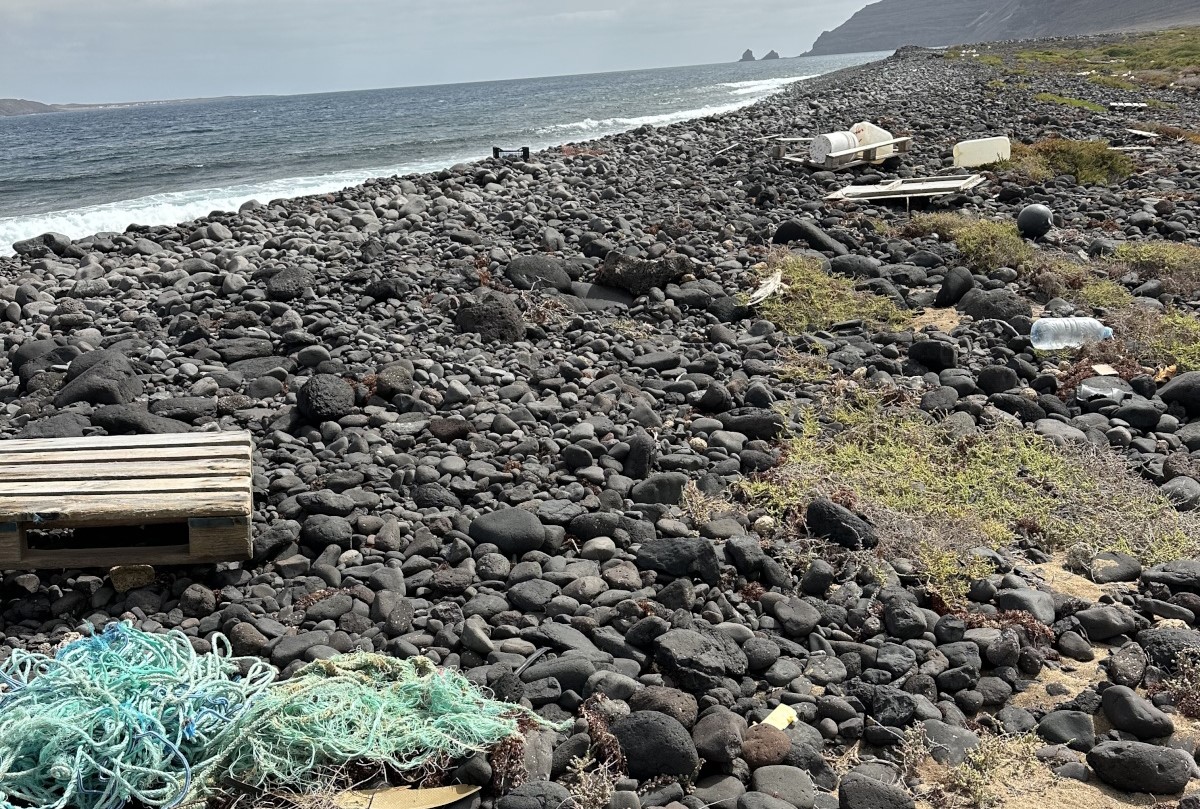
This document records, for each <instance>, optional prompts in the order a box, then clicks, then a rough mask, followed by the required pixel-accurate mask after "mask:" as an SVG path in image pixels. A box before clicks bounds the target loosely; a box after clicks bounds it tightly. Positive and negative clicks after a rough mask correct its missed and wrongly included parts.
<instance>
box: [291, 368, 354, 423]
mask: <svg viewBox="0 0 1200 809" xmlns="http://www.w3.org/2000/svg"><path fill="white" fill-rule="evenodd" d="M296 409H297V410H299V411H300V415H302V416H303V417H304V418H306V419H308V420H309V421H310V422H312V423H314V424H320V423H321V422H325V421H337V420H338V419H340V418H343V417H345V416H348V415H350V413H352V412H353V411H354V388H353V387H352V386H351V385H350V383H349V382H347V381H346V380H344V379H342V378H341V377H340V376H334V375H333V374H317V375H316V376H313V377H312V378H310V379H309V380H308V381H307V382H305V383H304V385H303V387H301V388H300V390H299V392H298V393H297V394H296Z"/></svg>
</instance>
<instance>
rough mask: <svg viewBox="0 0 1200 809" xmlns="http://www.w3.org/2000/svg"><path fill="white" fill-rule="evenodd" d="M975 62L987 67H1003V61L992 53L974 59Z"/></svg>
mask: <svg viewBox="0 0 1200 809" xmlns="http://www.w3.org/2000/svg"><path fill="white" fill-rule="evenodd" d="M975 61H977V62H979V63H980V64H984V65H988V66H989V67H1004V60H1003V59H1001V58H1000V57H999V56H997V55H996V54H994V53H986V54H983V55H982V56H977V57H975Z"/></svg>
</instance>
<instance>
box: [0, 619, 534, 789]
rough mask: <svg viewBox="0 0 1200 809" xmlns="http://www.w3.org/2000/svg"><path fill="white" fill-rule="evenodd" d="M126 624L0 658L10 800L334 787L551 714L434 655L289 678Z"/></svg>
mask: <svg viewBox="0 0 1200 809" xmlns="http://www.w3.org/2000/svg"><path fill="white" fill-rule="evenodd" d="M212 644H213V653H211V654H196V653H195V652H194V650H193V648H192V645H191V642H190V641H189V639H188V638H187V636H185V635H184V634H182V633H181V632H177V631H173V632H169V633H167V634H148V633H145V632H141V631H139V630H136V629H134V628H132V626H130V625H129V624H111V625H110V626H108V627H107V628H106V629H105V630H104V632H102V633H100V634H98V635H96V636H94V637H89V638H83V639H81V640H78V641H75V642H74V643H71V644H68V645H67V646H64V647H63V648H62V649H61V650H60V651H59V652H58V654H57V655H56V656H55V657H53V658H51V657H47V656H45V655H39V654H33V653H29V652H23V651H15V652H14V653H13V654H12V655H11V656H10V657H9V659H8V660H6V661H5V662H4V663H3V664H0V809H17V808H18V807H21V808H28V809H66V807H77V806H86V807H88V809H120V807H122V806H124V805H125V804H126V803H127V802H129V801H130V800H136V801H138V802H140V803H142V804H144V805H146V806H148V807H163V809H171V807H175V806H179V805H180V804H182V803H184V802H185V801H187V802H189V803H194V802H203V801H204V800H206V799H207V798H209V797H210V796H213V795H214V794H217V793H218V792H219V791H221V789H222V787H223V786H225V785H227V784H230V783H235V784H237V785H238V787H239V789H246V788H249V789H253V790H260V791H268V790H274V789H286V790H290V791H294V792H295V791H302V792H310V793H317V794H320V793H324V792H329V791H332V790H335V789H339V788H342V787H344V786H346V785H347V784H346V783H345V781H344V773H345V770H346V768H347V766H348V765H376V766H378V767H381V768H388V769H391V770H396V771H400V772H408V773H421V774H429V773H432V772H435V771H438V770H440V769H441V768H444V767H446V766H447V765H449V764H450V763H451V762H453V761H454V760H455V759H460V758H463V757H465V756H468V755H470V754H472V753H475V752H479V751H487V750H490V749H492V748H494V747H495V746H496V745H497V744H499V743H500V742H502V741H505V740H507V739H510V738H513V737H515V736H516V735H517V734H518V721H519V720H521V719H527V720H528V721H533V722H535V723H538V724H546V723H545V722H544V721H543V720H541V719H540V718H539V717H537V716H536V715H535V714H532V713H531V712H529V711H527V710H525V709H523V708H521V707H520V706H517V705H512V704H509V703H504V702H499V701H497V700H494V699H490V698H488V697H487V696H485V695H484V694H483V693H482V692H481V691H480V690H479V689H478V688H477V687H476V686H474V685H473V684H472V683H471V682H470V681H468V680H467V679H466V678H465V677H463V676H462V675H461V674H459V673H457V672H454V671H450V670H447V669H439V668H437V667H436V666H434V665H433V663H431V662H430V661H429V660H427V659H425V658H413V659H410V660H397V659H394V658H389V657H384V656H382V655H375V654H366V653H357V654H352V655H344V656H340V657H335V658H332V659H330V660H326V661H321V662H317V663H312V664H310V665H308V666H305V667H304V668H302V669H300V671H298V672H297V673H296V675H295V676H294V677H292V678H291V679H289V680H284V681H279V682H274V679H275V676H276V671H275V669H274V668H272V667H271V666H269V665H267V664H266V663H263V662H262V661H260V660H257V659H236V658H232V657H231V652H230V649H229V644H228V641H227V640H226V639H225V638H224V637H223V636H221V635H214V636H213V639H212Z"/></svg>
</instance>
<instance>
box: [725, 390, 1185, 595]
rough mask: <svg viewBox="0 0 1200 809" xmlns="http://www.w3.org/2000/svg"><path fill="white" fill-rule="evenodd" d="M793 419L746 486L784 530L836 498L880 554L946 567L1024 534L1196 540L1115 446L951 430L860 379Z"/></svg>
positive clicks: (1132, 549) (1180, 548)
mask: <svg viewBox="0 0 1200 809" xmlns="http://www.w3.org/2000/svg"><path fill="white" fill-rule="evenodd" d="M798 421H799V423H800V424H801V429H800V431H799V433H798V434H796V435H795V436H793V437H792V438H791V439H790V441H789V442H788V443H787V445H786V447H785V454H784V458H783V461H782V463H781V464H780V465H779V466H778V467H776V468H775V469H773V470H771V471H770V472H768V473H765V474H764V475H760V476H757V477H754V478H751V479H750V480H748V481H745V482H744V483H743V484H742V485H741V487H740V490H741V494H742V496H743V497H744V498H745V499H746V500H747V501H748V502H749V504H750V505H751V506H752V507H756V508H762V509H764V510H766V511H767V512H768V513H771V514H772V516H774V517H776V522H777V524H778V525H781V526H788V525H796V524H797V523H799V522H802V518H803V514H804V511H805V509H806V508H807V506H808V503H810V502H811V501H812V500H813V499H814V498H816V497H819V496H823V497H829V498H831V499H834V500H835V501H836V502H842V503H850V504H853V507H854V508H855V509H856V510H857V511H859V512H860V513H862V514H864V515H865V516H866V517H867V518H868V519H870V520H871V521H872V523H873V524H874V525H875V528H876V531H877V533H878V534H879V538H880V547H879V551H880V553H881V555H882V556H883V557H884V558H896V557H907V558H920V557H921V556H922V555H924V557H925V558H926V560H930V561H933V562H936V563H937V565H938V566H939V568H941V569H943V570H944V569H945V567H946V565H947V562H946V559H945V558H942V557H939V556H937V555H936V554H937V553H945V552H951V553H954V554H960V553H961V552H962V551H965V550H966V549H968V548H971V547H976V546H979V545H989V546H998V545H1001V544H1003V543H1006V542H1010V541H1013V540H1015V539H1017V538H1018V537H1031V538H1036V540H1037V541H1038V542H1040V543H1041V544H1042V545H1044V546H1045V547H1047V548H1059V547H1069V546H1071V545H1073V544H1075V543H1076V542H1079V541H1087V542H1088V543H1090V544H1091V545H1093V546H1095V547H1097V548H1098V549H1100V550H1107V549H1116V550H1123V551H1125V552H1128V553H1134V554H1135V555H1137V556H1139V557H1140V558H1142V559H1145V560H1147V561H1152V562H1157V561H1163V560H1164V559H1165V558H1179V557H1180V556H1183V555H1191V554H1192V553H1194V552H1195V551H1196V550H1197V549H1198V547H1200V544H1198V543H1200V534H1198V533H1197V531H1196V529H1197V527H1200V517H1197V516H1196V515H1194V514H1182V513H1180V512H1177V511H1176V510H1175V508H1174V507H1173V506H1172V505H1171V503H1170V502H1169V501H1167V500H1166V498H1165V497H1164V496H1163V495H1162V494H1161V492H1159V490H1158V489H1156V488H1155V487H1154V486H1153V485H1151V484H1150V483H1147V482H1146V481H1144V480H1142V479H1141V478H1140V477H1138V476H1136V475H1134V474H1133V473H1131V472H1130V470H1129V469H1128V468H1127V466H1126V465H1125V462H1124V460H1123V459H1122V458H1121V457H1119V456H1118V455H1116V454H1115V453H1113V452H1110V451H1108V450H1103V451H1097V450H1094V449H1092V448H1085V447H1060V446H1057V445H1055V444H1053V443H1051V442H1050V441H1047V440H1046V439H1044V438H1042V437H1041V436H1039V435H1037V434H1035V433H1033V432H1032V431H1030V430H1027V429H1024V428H1018V427H1013V426H1005V425H1001V426H997V427H994V428H990V429H986V430H982V431H980V432H979V433H977V434H971V435H964V436H955V435H953V434H951V433H950V432H949V431H948V430H946V429H945V428H944V427H943V426H942V425H941V424H940V423H938V422H936V421H934V420H933V419H932V417H930V416H929V415H928V414H926V413H924V412H923V411H921V410H919V409H918V408H916V407H915V406H913V405H912V404H911V403H908V402H906V401H903V400H902V398H900V396H899V394H898V393H887V392H879V391H867V390H864V389H861V388H856V387H853V386H846V389H845V390H844V391H843V395H840V396H833V395H831V396H830V397H829V399H828V400H827V401H826V402H824V403H822V404H820V405H818V406H814V407H809V408H806V409H805V410H804V411H802V412H801V413H800V414H799V415H798ZM927 575H932V576H934V578H935V579H936V580H946V579H948V578H952V576H947V575H945V574H943V573H936V572H934V573H933V574H927ZM948 586H949V585H948ZM952 594H953V593H952Z"/></svg>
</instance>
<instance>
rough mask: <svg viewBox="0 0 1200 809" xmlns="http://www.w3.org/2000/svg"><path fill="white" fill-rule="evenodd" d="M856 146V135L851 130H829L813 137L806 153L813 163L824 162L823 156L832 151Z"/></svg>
mask: <svg viewBox="0 0 1200 809" xmlns="http://www.w3.org/2000/svg"><path fill="white" fill-rule="evenodd" d="M856 146H858V137H857V136H856V135H855V134H854V133H853V132H829V133H828V134H825V135H818V136H817V137H815V138H813V142H812V145H811V146H810V147H808V153H809V157H811V158H812V161H813V162H814V163H824V162H825V158H826V157H828V156H829V155H831V154H833V153H834V152H844V151H846V150H847V149H853V148H855V147H856Z"/></svg>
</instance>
